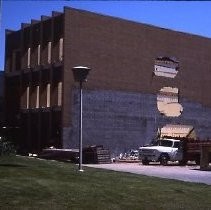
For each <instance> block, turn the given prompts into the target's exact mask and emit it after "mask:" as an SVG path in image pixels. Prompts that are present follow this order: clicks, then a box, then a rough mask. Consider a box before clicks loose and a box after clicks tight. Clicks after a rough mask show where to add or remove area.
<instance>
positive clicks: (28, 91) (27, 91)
mask: <svg viewBox="0 0 211 210" xmlns="http://www.w3.org/2000/svg"><path fill="white" fill-rule="evenodd" d="M29 97H30V89H29V86H28V87H27V88H26V108H27V109H29V102H30V101H29Z"/></svg>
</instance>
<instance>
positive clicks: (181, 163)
mask: <svg viewBox="0 0 211 210" xmlns="http://www.w3.org/2000/svg"><path fill="white" fill-rule="evenodd" d="M186 164H187V160H180V161H179V165H180V166H185V165H186Z"/></svg>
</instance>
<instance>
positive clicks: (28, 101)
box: [22, 82, 62, 109]
mask: <svg viewBox="0 0 211 210" xmlns="http://www.w3.org/2000/svg"><path fill="white" fill-rule="evenodd" d="M54 88H55V87H54ZM40 89H41V88H40V86H39V85H37V86H36V87H35V90H34V88H32V87H30V86H27V87H26V90H25V92H24V95H25V97H23V98H24V101H23V107H22V108H26V109H29V108H43V107H51V106H52V105H57V106H61V105H62V82H59V83H58V84H57V87H56V91H55V90H54V91H55V92H56V103H55V101H54V103H51V95H52V93H51V84H50V83H48V84H46V86H45V88H44V90H42V92H45V94H44V95H45V96H44V97H45V98H44V103H43V102H42V105H41V103H40V99H41V90H40ZM34 92H35V96H34V97H35V99H34V101H33V94H34Z"/></svg>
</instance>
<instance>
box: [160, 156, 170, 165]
mask: <svg viewBox="0 0 211 210" xmlns="http://www.w3.org/2000/svg"><path fill="white" fill-rule="evenodd" d="M168 160H169V157H168V155H166V154H162V155H161V156H160V164H161V165H163V166H166V165H168Z"/></svg>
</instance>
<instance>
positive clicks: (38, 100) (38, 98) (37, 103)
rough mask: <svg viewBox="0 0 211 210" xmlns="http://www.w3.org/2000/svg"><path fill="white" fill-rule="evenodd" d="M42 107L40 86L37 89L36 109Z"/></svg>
mask: <svg viewBox="0 0 211 210" xmlns="http://www.w3.org/2000/svg"><path fill="white" fill-rule="evenodd" d="M39 107H40V86H37V87H36V108H39Z"/></svg>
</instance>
